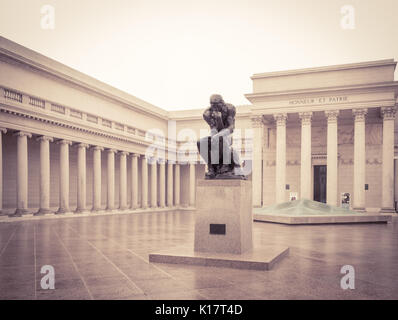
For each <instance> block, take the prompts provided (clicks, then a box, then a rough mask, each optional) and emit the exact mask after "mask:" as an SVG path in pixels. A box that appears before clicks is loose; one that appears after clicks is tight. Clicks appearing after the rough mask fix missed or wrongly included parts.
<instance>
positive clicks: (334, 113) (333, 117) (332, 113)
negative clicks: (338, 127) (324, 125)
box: [325, 110, 340, 123]
mask: <svg viewBox="0 0 398 320" xmlns="http://www.w3.org/2000/svg"><path fill="white" fill-rule="evenodd" d="M339 113H340V111H339V110H326V111H325V116H326V117H327V118H328V123H335V122H337V118H338V116H339Z"/></svg>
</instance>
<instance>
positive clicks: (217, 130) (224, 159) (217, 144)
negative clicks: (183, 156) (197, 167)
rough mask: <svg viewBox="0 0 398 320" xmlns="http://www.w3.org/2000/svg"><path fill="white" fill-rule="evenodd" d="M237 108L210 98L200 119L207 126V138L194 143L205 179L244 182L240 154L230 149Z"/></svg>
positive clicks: (217, 96) (219, 96)
mask: <svg viewBox="0 0 398 320" xmlns="http://www.w3.org/2000/svg"><path fill="white" fill-rule="evenodd" d="M235 114H236V109H235V107H234V106H233V105H232V104H229V103H225V102H224V100H223V98H222V97H221V95H219V94H213V95H212V96H211V97H210V107H209V108H207V109H206V110H205V111H204V113H203V119H204V120H205V121H206V122H207V124H208V125H209V126H210V136H208V137H204V138H202V139H200V140H199V141H198V142H197V146H198V150H199V153H200V155H201V156H202V158H203V160H204V161H205V162H206V163H207V166H208V172H207V173H206V176H205V178H206V179H246V177H245V175H244V174H243V171H242V168H241V163H240V158H239V154H238V153H237V152H236V150H234V149H233V148H232V133H233V131H234V129H235Z"/></svg>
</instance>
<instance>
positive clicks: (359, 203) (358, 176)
mask: <svg viewBox="0 0 398 320" xmlns="http://www.w3.org/2000/svg"><path fill="white" fill-rule="evenodd" d="M352 113H353V114H354V116H355V125H354V196H353V205H352V207H353V210H355V211H365V165H366V158H365V116H366V114H367V109H365V108H363V109H352Z"/></svg>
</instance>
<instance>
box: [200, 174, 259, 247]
mask: <svg viewBox="0 0 398 320" xmlns="http://www.w3.org/2000/svg"><path fill="white" fill-rule="evenodd" d="M196 188H197V191H196V197H197V199H196V214H195V246H194V250H195V251H199V252H213V253H232V254H241V253H244V252H247V251H250V250H251V249H252V248H253V238H252V229H253V215H252V183H251V181H247V180H198V182H197V184H196Z"/></svg>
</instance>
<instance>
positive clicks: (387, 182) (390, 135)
mask: <svg viewBox="0 0 398 320" xmlns="http://www.w3.org/2000/svg"><path fill="white" fill-rule="evenodd" d="M395 112H396V109H395V107H383V108H381V115H382V117H383V166H382V188H381V190H382V196H381V210H380V211H381V212H390V213H391V212H395V206H394V120H395Z"/></svg>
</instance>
